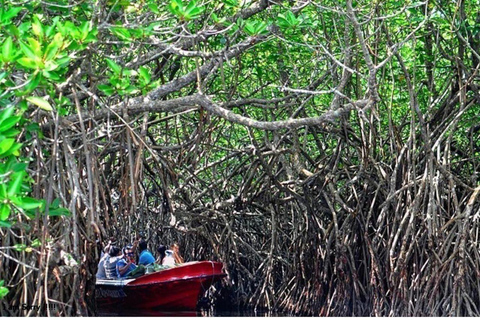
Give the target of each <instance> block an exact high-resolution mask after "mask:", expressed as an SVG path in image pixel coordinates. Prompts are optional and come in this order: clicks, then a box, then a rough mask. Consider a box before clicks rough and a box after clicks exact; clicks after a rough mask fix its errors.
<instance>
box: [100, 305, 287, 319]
mask: <svg viewBox="0 0 480 320" xmlns="http://www.w3.org/2000/svg"><path fill="white" fill-rule="evenodd" d="M97 316H102V317H118V316H123V317H288V316H293V315H290V314H284V313H280V312H274V311H267V310H254V309H232V310H216V309H214V308H211V309H209V310H199V311H156V310H121V309H120V307H119V308H118V309H116V310H97Z"/></svg>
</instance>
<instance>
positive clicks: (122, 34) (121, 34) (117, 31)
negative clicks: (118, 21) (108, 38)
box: [110, 27, 133, 41]
mask: <svg viewBox="0 0 480 320" xmlns="http://www.w3.org/2000/svg"><path fill="white" fill-rule="evenodd" d="M110 30H111V31H112V33H113V34H114V35H116V36H117V37H118V38H120V39H121V40H126V41H131V40H133V37H132V35H131V34H130V31H128V29H125V28H120V27H114V28H110Z"/></svg>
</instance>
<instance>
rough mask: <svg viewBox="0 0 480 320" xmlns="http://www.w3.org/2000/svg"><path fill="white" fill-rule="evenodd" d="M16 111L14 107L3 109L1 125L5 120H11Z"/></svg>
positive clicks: (0, 113) (0, 117) (0, 115)
mask: <svg viewBox="0 0 480 320" xmlns="http://www.w3.org/2000/svg"><path fill="white" fill-rule="evenodd" d="M14 111H15V108H14V107H13V106H10V107H7V108H5V109H3V110H2V111H1V112H0V123H2V122H3V121H5V119H8V118H10V116H11V115H12V114H13V112H14Z"/></svg>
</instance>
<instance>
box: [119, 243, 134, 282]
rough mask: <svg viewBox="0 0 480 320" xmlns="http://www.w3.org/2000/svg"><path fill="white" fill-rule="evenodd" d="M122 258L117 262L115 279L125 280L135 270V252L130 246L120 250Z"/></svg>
mask: <svg viewBox="0 0 480 320" xmlns="http://www.w3.org/2000/svg"><path fill="white" fill-rule="evenodd" d="M122 252H123V256H122V257H121V258H120V259H119V260H118V261H117V277H118V278H125V277H126V276H128V275H129V274H130V272H132V271H133V270H135V268H136V267H137V265H136V264H135V263H134V262H135V252H134V251H133V246H132V245H127V246H125V247H124V248H123V250H122Z"/></svg>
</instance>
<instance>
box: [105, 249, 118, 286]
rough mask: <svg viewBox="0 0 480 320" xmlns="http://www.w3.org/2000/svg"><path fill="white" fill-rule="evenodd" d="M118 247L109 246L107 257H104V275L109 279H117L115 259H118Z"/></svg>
mask: <svg viewBox="0 0 480 320" xmlns="http://www.w3.org/2000/svg"><path fill="white" fill-rule="evenodd" d="M119 255H120V248H118V247H116V246H111V247H110V250H109V251H108V258H106V259H105V262H104V267H105V277H106V278H107V279H109V280H112V279H117V261H118V260H119V259H120V256H119Z"/></svg>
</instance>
